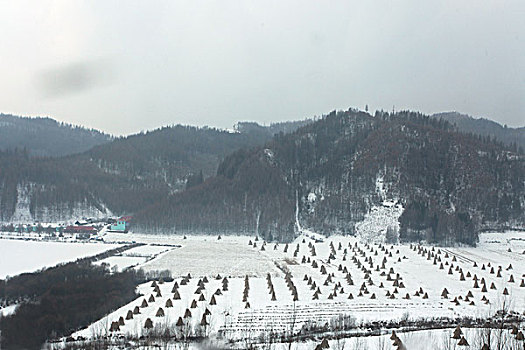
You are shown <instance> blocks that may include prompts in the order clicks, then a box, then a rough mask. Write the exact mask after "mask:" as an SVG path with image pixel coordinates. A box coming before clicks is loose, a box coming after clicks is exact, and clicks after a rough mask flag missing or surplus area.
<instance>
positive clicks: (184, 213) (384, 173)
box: [135, 110, 525, 244]
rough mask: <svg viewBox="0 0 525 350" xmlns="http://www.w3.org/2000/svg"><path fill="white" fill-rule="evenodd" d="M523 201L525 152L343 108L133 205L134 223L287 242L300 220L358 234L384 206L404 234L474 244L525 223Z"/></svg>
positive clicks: (428, 121)
mask: <svg viewBox="0 0 525 350" xmlns="http://www.w3.org/2000/svg"><path fill="white" fill-rule="evenodd" d="M382 208H385V209H382ZM388 208H401V210H399V209H395V210H390V209H388ZM524 208H525V157H524V156H523V155H519V154H516V153H514V152H512V150H510V149H509V148H508V147H506V146H504V145H503V144H501V143H497V142H494V141H492V140H486V139H483V138H480V137H478V136H474V135H468V134H464V133H459V132H457V131H455V130H454V127H453V126H452V125H451V124H450V123H448V122H446V121H444V120H440V119H435V118H429V117H428V116H424V115H422V114H419V113H414V112H408V111H403V112H399V113H395V114H389V113H384V112H378V113H376V115H375V116H371V115H369V114H368V113H365V112H359V111H357V110H349V111H340V112H335V111H334V112H332V113H330V114H328V115H326V116H324V117H323V118H322V119H320V120H317V121H315V122H313V123H310V124H308V125H306V126H304V127H302V128H299V129H297V130H296V131H295V132H292V133H289V134H286V135H277V136H275V137H274V138H273V139H272V140H271V141H269V142H268V143H267V144H266V145H264V146H261V147H257V148H255V149H252V150H246V149H240V150H239V151H237V152H235V153H233V154H232V155H230V156H228V157H227V158H225V160H224V161H223V162H222V163H221V164H220V165H219V168H218V171H217V176H216V177H213V178H210V179H208V180H207V181H205V182H204V183H203V184H201V185H199V186H196V187H192V188H191V189H189V190H187V191H184V192H180V193H176V194H174V195H172V196H170V197H168V198H167V199H166V200H164V201H162V202H159V203H157V204H155V205H153V206H151V207H149V208H146V209H144V210H143V211H141V212H139V213H137V214H136V216H135V218H136V222H135V224H136V225H137V227H138V229H139V230H144V231H151V232H209V233H213V232H232V233H233V232H250V233H256V234H259V235H261V236H263V237H265V238H266V239H269V240H272V239H276V240H280V241H290V240H291V239H293V237H294V232H295V230H296V228H297V227H298V226H299V225H300V226H302V227H306V228H310V229H312V230H316V231H318V232H322V233H325V234H331V233H337V232H339V233H348V234H358V233H359V229H360V223H361V222H363V221H364V220H371V219H370V215H375V214H374V212H375V213H377V215H383V214H382V213H384V212H388V211H389V210H390V212H394V213H398V214H397V215H398V217H397V218H396V219H395V220H390V221H391V222H396V223H397V222H399V227H392V228H391V229H392V230H394V231H395V230H397V231H398V233H399V237H400V239H402V240H405V241H414V240H415V241H419V240H422V239H425V240H427V241H428V242H440V243H446V244H450V243H453V242H462V243H467V244H474V243H475V242H476V239H477V232H478V231H479V230H482V229H486V228H493V229H494V228H504V227H524V225H525V214H524V211H523V209H524ZM376 219H377V220H382V219H381V217H380V216H379V217H378V218H376ZM371 221H373V220H371ZM361 226H362V225H361ZM393 226H395V224H394V225H393ZM361 228H362V227H361Z"/></svg>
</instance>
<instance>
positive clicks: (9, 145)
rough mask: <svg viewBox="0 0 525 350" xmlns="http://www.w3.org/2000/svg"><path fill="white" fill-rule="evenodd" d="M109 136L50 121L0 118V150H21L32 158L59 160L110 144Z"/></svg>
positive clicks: (0, 115) (37, 118)
mask: <svg viewBox="0 0 525 350" xmlns="http://www.w3.org/2000/svg"><path fill="white" fill-rule="evenodd" d="M112 139H113V137H112V136H111V135H108V134H105V133H103V132H100V131H98V130H95V129H86V128H84V127H80V126H75V125H70V124H65V123H59V122H57V121H56V120H54V119H51V118H47V117H45V118H41V117H35V118H29V117H17V116H14V115H10V114H0V150H3V151H7V150H10V151H12V150H15V149H20V150H22V149H25V150H27V151H28V152H29V154H30V155H32V156H40V157H60V156H65V155H69V154H75V153H81V152H84V151H87V150H88V149H91V148H93V147H94V146H97V145H101V144H104V143H107V142H110V141H111V140H112Z"/></svg>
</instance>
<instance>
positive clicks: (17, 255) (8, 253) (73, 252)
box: [0, 239, 119, 279]
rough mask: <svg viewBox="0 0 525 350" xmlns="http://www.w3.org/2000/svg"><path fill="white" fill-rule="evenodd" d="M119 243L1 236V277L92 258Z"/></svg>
mask: <svg viewBox="0 0 525 350" xmlns="http://www.w3.org/2000/svg"><path fill="white" fill-rule="evenodd" d="M118 246H119V245H118V244H102V243H69V242H67V243H66V242H43V241H24V240H14V239H0V279H4V278H6V277H7V276H15V275H18V274H20V273H23V272H33V271H36V270H39V269H42V268H44V267H51V266H55V265H56V264H58V263H62V262H68V261H73V260H76V259H78V258H83V257H88V256H92V255H96V254H99V253H102V252H104V251H106V250H110V249H113V248H116V247H118Z"/></svg>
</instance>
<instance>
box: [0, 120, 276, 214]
mask: <svg viewBox="0 0 525 350" xmlns="http://www.w3.org/2000/svg"><path fill="white" fill-rule="evenodd" d="M270 137H271V136H269V135H261V134H250V133H239V132H233V133H232V132H227V131H222V130H217V129H211V128H196V127H188V126H180V125H178V126H172V127H164V128H161V129H158V130H154V131H150V132H147V133H141V134H137V135H132V136H129V137H124V138H118V139H115V140H114V141H112V142H109V143H106V144H103V145H99V146H96V147H94V148H93V149H91V150H89V151H87V152H84V153H81V154H75V155H70V156H65V157H58V158H33V157H31V156H30V155H29V154H28V153H27V152H24V151H5V152H0V220H3V221H26V222H27V221H28V220H39V221H55V220H66V219H71V218H75V217H76V218H78V217H82V216H101V215H107V214H109V213H112V214H114V215H122V214H130V213H134V212H136V211H138V210H140V209H143V208H144V207H145V206H148V205H151V204H153V203H155V202H158V201H160V200H162V199H164V198H166V197H167V196H168V195H169V194H172V193H174V192H177V191H180V190H182V189H184V188H185V187H186V186H187V185H190V186H191V185H197V184H198V183H199V182H201V181H202V179H203V178H205V177H209V176H212V175H215V174H216V171H217V166H218V164H219V162H220V161H221V160H222V159H223V158H224V157H225V156H226V155H228V154H230V153H232V152H234V151H235V150H237V149H239V148H250V147H253V146H256V145H261V144H264V143H265V142H267V141H268V140H269V139H270Z"/></svg>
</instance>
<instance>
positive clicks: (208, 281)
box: [73, 235, 525, 348]
mask: <svg viewBox="0 0 525 350" xmlns="http://www.w3.org/2000/svg"><path fill="white" fill-rule="evenodd" d="M309 236H311V235H301V236H300V237H298V238H297V239H296V240H295V241H294V242H293V243H290V244H275V243H266V242H264V241H262V240H257V239H256V238H253V237H245V236H244V237H242V236H241V237H223V238H222V239H218V238H217V237H214V238H213V239H212V238H210V237H207V238H206V239H204V238H202V237H200V238H199V237H192V238H191V239H190V238H188V240H184V239H183V238H182V237H181V238H180V241H179V240H178V239H174V241H175V242H180V243H181V246H182V247H181V248H180V249H174V250H171V251H169V252H168V253H166V254H165V255H163V257H167V256H168V255H169V256H170V258H169V259H164V260H160V259H162V256H161V257H160V258H156V259H153V260H152V261H150V262H149V263H147V264H145V265H144V266H143V267H145V268H147V266H148V264H153V263H155V260H157V259H159V260H158V261H163V265H159V264H157V265H154V266H155V267H156V268H158V267H162V268H164V269H167V270H172V275H173V278H174V279H173V280H170V281H168V280H166V281H164V280H157V281H149V282H147V283H144V284H141V285H140V286H139V287H138V292H139V293H140V294H141V296H140V297H138V298H137V299H135V300H134V301H132V302H131V303H129V304H127V305H125V306H123V307H121V308H119V309H118V310H116V311H114V312H112V313H110V314H109V315H107V316H106V317H104V318H102V319H101V320H99V321H97V322H95V323H93V324H92V325H90V326H89V327H88V328H86V329H83V330H80V331H78V332H76V333H74V334H73V339H97V338H98V339H108V338H109V337H111V338H114V339H115V338H118V337H125V338H126V339H139V338H140V337H164V338H167V339H171V340H175V339H179V340H180V339H190V338H191V339H195V337H207V336H210V337H211V338H221V339H226V340H227V341H231V342H233V345H232V346H236V347H240V348H242V347H243V346H245V345H246V342H247V341H251V342H253V343H257V342H266V343H267V342H269V341H271V342H278V341H279V340H281V341H282V340H283V339H285V336H286V335H290V334H293V335H295V336H296V337H300V335H301V334H303V335H306V334H322V333H323V332H327V331H329V330H331V331H333V330H338V331H341V332H347V333H348V332H350V333H351V332H363V330H366V329H367V328H368V329H373V328H376V329H381V328H388V327H392V325H396V326H397V327H399V325H407V326H410V325H412V326H413V327H414V326H416V325H417V324H419V325H421V324H423V323H424V321H425V320H426V321H428V320H429V319H432V320H435V323H439V322H441V324H442V325H445V326H448V327H451V326H452V325H454V326H455V324H456V323H457V322H461V320H464V319H468V320H469V322H474V323H473V325H476V322H478V324H479V322H484V320H489V319H493V316H494V315H495V314H496V313H497V312H498V310H501V309H505V311H506V312H507V313H508V314H509V315H514V317H516V319H517V320H519V319H520V317H519V316H518V314H522V313H523V311H524V310H525V281H524V280H523V278H524V276H523V273H524V267H525V255H523V246H522V245H521V242H522V241H520V240H519V239H516V240H514V241H510V243H508V244H501V242H497V244H491V243H490V242H482V244H481V245H480V246H479V247H478V248H441V247H434V246H422V245H417V244H403V245H390V244H382V243H363V242H360V241H358V240H357V239H356V238H353V237H342V236H334V237H330V238H327V239H324V241H322V242H321V241H320V240H319V239H318V237H317V236H315V237H314V236H311V237H312V238H311V237H309ZM148 239H149V240H151V239H155V238H148ZM184 241H186V242H191V243H188V246H189V248H191V249H190V250H189V251H187V252H186V253H184V249H185V243H184ZM224 247H229V248H232V247H235V249H224ZM197 251H200V254H194V255H193V256H191V254H189V253H191V252H197ZM177 254H180V256H181V260H177ZM237 255H240V256H245V257H247V258H252V259H253V261H255V262H256V263H253V261H252V262H250V261H246V266H248V268H245V269H242V268H237V269H230V270H227V271H226V270H224V271H225V272H224V273H221V272H220V271H217V269H216V268H214V266H219V268H220V267H222V266H224V265H222V264H221V261H231V259H234V257H235V256H237ZM158 261H157V262H158ZM257 262H258V263H257ZM203 266H205V267H208V268H209V270H208V273H206V272H205V270H203V268H202V267H203ZM250 270H251V272H250ZM183 271H184V272H183ZM514 313H516V314H514ZM418 322H419V323H418ZM365 333H366V332H365ZM271 337H273V338H272V339H270V338H271Z"/></svg>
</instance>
